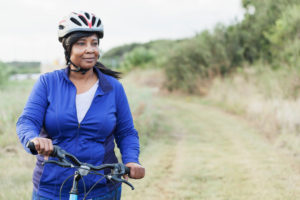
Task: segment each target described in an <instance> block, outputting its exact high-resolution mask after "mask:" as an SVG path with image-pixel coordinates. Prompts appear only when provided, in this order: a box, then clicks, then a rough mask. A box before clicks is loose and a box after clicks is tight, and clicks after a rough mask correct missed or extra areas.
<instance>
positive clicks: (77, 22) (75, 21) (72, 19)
mask: <svg viewBox="0 0 300 200" xmlns="http://www.w3.org/2000/svg"><path fill="white" fill-rule="evenodd" d="M70 20H71V21H72V22H74V23H75V24H77V25H78V26H81V24H80V22H79V21H77V19H75V18H73V17H71V19H70Z"/></svg>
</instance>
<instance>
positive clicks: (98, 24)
mask: <svg viewBox="0 0 300 200" xmlns="http://www.w3.org/2000/svg"><path fill="white" fill-rule="evenodd" d="M100 24H101V20H100V19H99V21H98V23H97V27H99V26H100Z"/></svg>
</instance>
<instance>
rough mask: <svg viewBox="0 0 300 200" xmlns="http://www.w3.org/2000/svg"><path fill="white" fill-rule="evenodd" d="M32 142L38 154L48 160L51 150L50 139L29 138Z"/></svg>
mask: <svg viewBox="0 0 300 200" xmlns="http://www.w3.org/2000/svg"><path fill="white" fill-rule="evenodd" d="M31 142H33V143H34V146H35V149H36V151H37V152H38V154H41V155H44V159H45V160H48V158H49V156H50V155H51V153H52V151H53V144H52V140H51V139H48V138H42V137H36V138H33V139H32V140H31Z"/></svg>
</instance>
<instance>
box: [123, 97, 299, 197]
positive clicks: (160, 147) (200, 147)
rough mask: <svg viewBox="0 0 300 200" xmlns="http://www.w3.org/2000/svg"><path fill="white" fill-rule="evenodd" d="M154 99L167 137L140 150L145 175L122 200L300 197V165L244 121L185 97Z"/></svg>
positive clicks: (151, 142) (135, 182)
mask: <svg viewBox="0 0 300 200" xmlns="http://www.w3.org/2000/svg"><path fill="white" fill-rule="evenodd" d="M153 101H154V104H155V105H156V106H157V108H158V110H160V112H161V114H162V115H163V121H162V122H161V123H167V126H168V128H167V132H168V133H167V134H166V135H164V136H162V137H160V138H159V139H157V138H156V139H155V140H152V141H150V142H149V144H148V145H147V146H146V147H145V149H143V151H142V153H141V163H142V164H143V165H144V166H145V167H146V177H145V179H143V180H142V181H132V180H131V181H132V183H133V184H134V185H135V186H136V190H135V191H131V190H130V189H128V188H127V187H125V186H124V187H123V191H124V197H125V198H124V199H161V200H168V199H204V200H206V199H207V200H248V199H249V200H250V199H251V200H252V199H255V200H277V199H278V200H296V199H300V190H299V188H300V165H299V163H297V161H296V160H294V159H293V158H292V157H291V156H289V155H287V154H285V153H284V152H283V151H282V150H280V149H278V148H275V147H274V146H273V145H272V144H271V143H270V142H269V141H268V140H267V139H265V138H264V137H263V136H262V134H261V133H259V131H257V130H255V129H254V128H253V127H251V126H250V125H249V124H248V123H247V122H246V121H245V120H244V119H241V118H238V117H237V116H234V115H231V114H228V113H225V112H223V111H221V110H219V109H217V108H212V107H210V106H207V105H204V104H203V103H202V104H201V103H199V102H198V103H196V102H193V101H188V100H187V98H185V99H184V98H166V97H155V100H153Z"/></svg>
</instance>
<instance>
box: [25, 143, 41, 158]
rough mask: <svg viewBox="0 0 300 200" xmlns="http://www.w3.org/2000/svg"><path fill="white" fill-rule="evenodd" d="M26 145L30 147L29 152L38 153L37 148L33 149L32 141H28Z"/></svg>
mask: <svg viewBox="0 0 300 200" xmlns="http://www.w3.org/2000/svg"><path fill="white" fill-rule="evenodd" d="M26 147H27V148H29V149H30V151H31V153H32V154H33V155H37V154H38V152H37V150H36V149H35V145H34V143H33V142H28V143H27V145H26Z"/></svg>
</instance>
